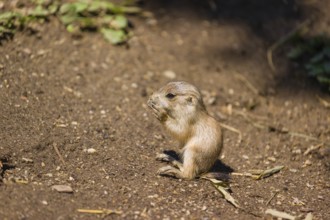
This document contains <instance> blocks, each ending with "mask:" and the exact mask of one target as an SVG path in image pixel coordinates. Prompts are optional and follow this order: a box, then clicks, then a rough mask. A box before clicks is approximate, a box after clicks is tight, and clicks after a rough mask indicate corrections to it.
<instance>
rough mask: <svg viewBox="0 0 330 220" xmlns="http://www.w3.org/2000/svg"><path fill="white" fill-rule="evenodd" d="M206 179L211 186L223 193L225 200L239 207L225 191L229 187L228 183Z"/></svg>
mask: <svg viewBox="0 0 330 220" xmlns="http://www.w3.org/2000/svg"><path fill="white" fill-rule="evenodd" d="M207 180H209V181H211V182H212V184H213V186H214V187H215V188H216V189H217V190H218V191H219V192H220V193H221V194H222V195H223V197H224V198H225V200H227V201H228V202H229V203H231V204H232V205H233V206H235V208H240V206H239V205H238V203H237V201H236V200H235V199H234V198H233V197H232V196H231V195H230V193H229V192H228V191H227V190H228V189H229V187H228V183H226V182H223V181H220V180H217V179H209V178H207Z"/></svg>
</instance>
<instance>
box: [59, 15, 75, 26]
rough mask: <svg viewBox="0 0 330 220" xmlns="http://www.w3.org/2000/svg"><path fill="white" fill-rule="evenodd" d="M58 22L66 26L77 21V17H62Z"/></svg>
mask: <svg viewBox="0 0 330 220" xmlns="http://www.w3.org/2000/svg"><path fill="white" fill-rule="evenodd" d="M60 20H61V21H62V23H63V24H65V25H67V24H70V23H72V22H74V21H76V20H78V17H77V16H76V15H62V16H60Z"/></svg>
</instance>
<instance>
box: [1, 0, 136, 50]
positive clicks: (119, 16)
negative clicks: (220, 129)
mask: <svg viewBox="0 0 330 220" xmlns="http://www.w3.org/2000/svg"><path fill="white" fill-rule="evenodd" d="M32 3H33V4H34V8H32V9H30V10H27V12H25V13H22V12H20V11H17V12H4V13H1V14H0V37H1V36H5V35H7V34H14V33H15V31H16V30H17V29H19V28H22V27H25V26H26V24H27V23H29V22H32V21H44V20H45V19H48V18H49V17H50V16H55V17H57V18H58V19H59V20H60V21H61V22H62V23H63V24H64V25H65V26H66V29H67V31H68V32H70V33H78V32H81V31H85V30H90V31H91V30H92V31H98V32H100V33H102V34H103V36H104V38H105V39H106V40H108V41H109V42H111V43H112V44H120V43H123V42H125V41H126V40H127V39H128V37H129V34H130V33H129V31H128V29H129V27H128V26H129V25H128V24H129V22H128V20H127V18H126V16H125V14H138V13H140V12H141V9H140V8H138V7H135V6H126V5H117V4H113V3H111V2H109V1H107V0H93V1H92V0H76V1H72V2H67V3H62V2H61V1H45V0H32Z"/></svg>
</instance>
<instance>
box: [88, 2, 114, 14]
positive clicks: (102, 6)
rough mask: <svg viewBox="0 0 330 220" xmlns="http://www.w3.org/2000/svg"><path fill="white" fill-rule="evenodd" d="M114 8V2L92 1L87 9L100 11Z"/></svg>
mask: <svg viewBox="0 0 330 220" xmlns="http://www.w3.org/2000/svg"><path fill="white" fill-rule="evenodd" d="M113 8H114V4H112V3H111V2H106V1H92V2H91V3H90V6H89V7H88V9H87V10H88V11H90V12H98V11H102V10H109V11H112V9H113Z"/></svg>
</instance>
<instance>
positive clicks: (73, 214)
mask: <svg viewBox="0 0 330 220" xmlns="http://www.w3.org/2000/svg"><path fill="white" fill-rule="evenodd" d="M205 2H206V1H205ZM205 2H203V1H189V2H188V1H146V2H145V4H144V5H143V7H144V9H147V10H150V11H152V12H153V13H154V14H155V19H143V18H138V17H131V18H130V19H131V21H132V24H133V25H134V29H133V31H134V37H133V38H132V39H131V40H130V41H129V43H128V46H125V45H123V46H112V45H110V44H109V43H107V42H106V41H105V40H103V38H102V37H101V36H99V35H98V34H93V33H84V34H83V37H82V38H78V39H77V38H73V37H71V36H70V34H68V33H67V32H66V31H65V28H64V27H63V26H62V25H61V24H60V23H59V22H58V21H57V20H56V19H52V20H51V21H50V22H48V23H46V24H45V25H42V26H40V30H39V32H37V33H30V32H28V31H23V32H19V33H17V34H16V35H15V36H14V38H13V39H12V40H6V41H2V45H1V46H0V80H1V81H0V109H1V114H0V140H1V141H0V160H1V162H2V164H3V167H2V171H1V172H2V173H1V177H0V180H1V181H0V219H98V218H104V219H258V218H265V210H266V209H268V208H272V209H276V210H279V211H284V212H287V213H289V214H291V215H295V216H303V217H304V216H306V214H307V213H309V212H311V213H312V214H313V216H314V219H330V213H329V206H330V196H329V193H330V181H329V180H330V178H329V177H330V175H329V171H330V156H329V155H330V150H329V149H330V146H329V143H330V110H329V109H328V108H326V107H325V106H324V105H322V103H321V102H320V101H319V100H318V98H317V97H321V98H322V99H324V100H327V101H329V100H330V96H329V93H326V92H324V91H322V90H321V89H320V88H319V87H318V85H317V83H316V82H314V81H312V80H311V79H307V78H304V77H301V75H302V74H303V70H302V69H300V68H299V67H298V66H297V65H294V64H292V63H289V62H288V61H287V60H286V58H285V49H280V50H278V51H276V53H275V54H274V62H275V65H276V67H277V72H276V73H272V71H271V70H270V68H269V65H268V63H267V59H266V50H267V48H269V46H270V45H271V44H272V43H274V42H275V41H276V40H278V39H279V38H280V37H282V36H284V35H285V34H287V33H288V32H290V31H291V30H292V29H294V27H296V26H297V25H299V24H300V23H301V22H303V21H304V20H305V19H306V18H308V17H309V16H315V15H316V19H317V22H315V23H314V25H313V26H312V28H314V29H315V30H318V31H323V30H329V29H330V27H329V24H330V16H329V14H327V13H328V12H327V9H329V8H330V4H329V2H328V1H301V2H304V3H301V2H300V1H299V2H300V3H299V4H298V3H297V2H298V1H290V0H287V1H278V0H272V1H263V0H260V1H244V0H233V1H214V2H215V3H217V5H216V6H217V9H216V10H211V9H210V8H211V6H210V5H209V4H206V3H205ZM284 48H285V47H284ZM173 80H185V81H189V82H191V83H193V84H195V85H197V86H198V87H199V88H200V89H201V90H202V91H203V94H204V98H205V102H206V104H207V108H208V110H209V112H210V114H212V115H214V117H216V118H217V119H219V121H220V122H221V123H223V124H225V125H229V126H231V127H233V128H236V129H238V130H239V131H240V132H241V133H242V141H241V142H238V135H237V133H235V132H232V131H229V130H227V129H224V132H225V137H224V142H225V145H224V151H223V153H222V156H221V161H222V163H223V164H224V165H223V166H222V167H223V172H232V171H235V172H244V171H248V170H250V169H267V168H271V167H274V166H277V165H284V166H285V168H284V169H283V170H282V171H281V172H280V173H278V174H275V175H273V176H271V177H269V178H267V179H263V180H259V181H256V180H253V179H250V178H247V177H238V176H233V177H232V183H231V189H232V196H233V197H235V198H236V199H237V200H238V202H239V204H240V205H241V206H242V207H243V208H244V209H245V211H241V210H238V209H235V208H234V207H233V206H232V205H231V204H229V203H228V202H226V201H225V200H224V199H223V198H222V196H221V194H220V193H219V192H218V191H216V189H214V188H213V186H212V185H211V184H210V183H209V182H207V181H203V180H195V181H180V180H177V179H173V178H166V177H159V176H157V175H156V172H157V170H158V169H159V168H160V167H161V166H162V164H160V163H159V162H157V161H155V159H154V158H155V155H156V153H159V152H161V151H162V150H165V149H172V150H175V149H177V148H176V143H175V142H174V141H173V140H172V138H171V137H170V136H168V135H167V134H166V132H165V131H164V130H163V128H162V127H161V125H160V124H159V122H158V121H157V120H156V119H155V118H154V116H153V115H152V114H151V112H150V111H149V110H148V109H147V106H146V101H147V98H148V96H149V95H150V94H151V92H152V91H153V90H155V89H157V88H160V87H161V86H162V85H164V84H165V83H167V82H168V81H173ZM251 85H252V86H251ZM312 146H316V148H315V149H314V150H311V151H310V152H306V151H307V150H308V149H310V148H311V147H312ZM317 147H318V148H317ZM56 149H57V150H58V152H57V151H56ZM90 149H94V150H95V152H90V151H91V150H90ZM59 155H61V156H62V157H63V158H62V159H61V158H60V157H59ZM59 184H60V185H69V186H71V187H72V189H73V193H59V192H56V191H54V190H52V186H53V185H59ZM77 209H114V210H119V211H122V214H119V215H117V214H113V215H107V216H104V215H96V214H82V213H78V212H77Z"/></svg>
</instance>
